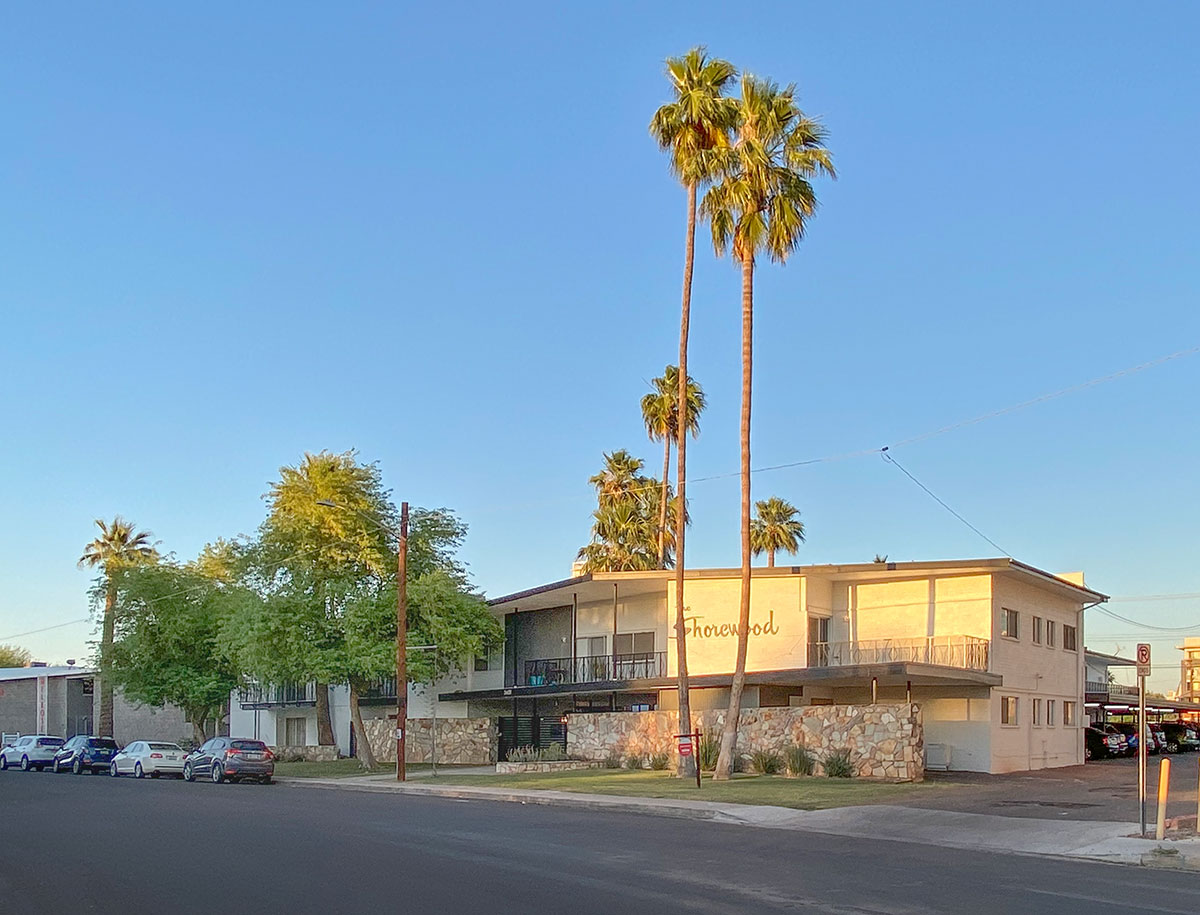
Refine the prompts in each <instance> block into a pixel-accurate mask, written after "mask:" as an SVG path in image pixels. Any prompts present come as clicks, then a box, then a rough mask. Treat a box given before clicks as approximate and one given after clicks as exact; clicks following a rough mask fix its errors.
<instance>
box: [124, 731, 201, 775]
mask: <svg viewBox="0 0 1200 915" xmlns="http://www.w3.org/2000/svg"><path fill="white" fill-rule="evenodd" d="M186 756H187V754H186V753H185V752H184V750H183V747H181V746H179V744H177V743H166V742H164V741H159V740H135V741H134V742H133V743H131V744H127V745H126V746H125V748H124V749H122V750H121V752H120V753H118V754H117V755H116V756H114V757H113V758H112V762H110V763H109V764H108V774H109V775H111V776H113V777H114V778H116V777H117V776H119V775H132V776H134V777H135V778H145V777H146V776H147V775H149V776H150V777H151V778H158V777H159V776H160V775H179V776H182V775H183V760H184V758H185V757H186Z"/></svg>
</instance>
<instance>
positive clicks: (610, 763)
mask: <svg viewBox="0 0 1200 915" xmlns="http://www.w3.org/2000/svg"><path fill="white" fill-rule="evenodd" d="M624 762H625V757H624V756H622V755H621V754H620V753H617V752H616V751H614V752H612V753H609V754H608V755H607V756H605V757H604V768H605V769H620V768H621V765H622V763H624Z"/></svg>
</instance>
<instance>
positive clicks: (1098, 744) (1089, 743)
mask: <svg viewBox="0 0 1200 915" xmlns="http://www.w3.org/2000/svg"><path fill="white" fill-rule="evenodd" d="M1124 741H1125V736H1124V735H1123V734H1107V733H1105V732H1104V731H1102V730H1100V729H1099V728H1097V727H1090V728H1084V729H1083V757H1084V759H1105V758H1107V757H1109V756H1119V755H1121V753H1123V752H1124V751H1123V749H1122V747H1123V746H1124V747H1127V746H1128V744H1127V743H1124Z"/></svg>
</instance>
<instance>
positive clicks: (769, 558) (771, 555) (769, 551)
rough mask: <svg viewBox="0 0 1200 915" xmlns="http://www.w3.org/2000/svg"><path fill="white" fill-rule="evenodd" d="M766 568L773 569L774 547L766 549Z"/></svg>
mask: <svg viewBox="0 0 1200 915" xmlns="http://www.w3.org/2000/svg"><path fill="white" fill-rule="evenodd" d="M767 568H768V569H773V568H775V547H773V546H770V547H767Z"/></svg>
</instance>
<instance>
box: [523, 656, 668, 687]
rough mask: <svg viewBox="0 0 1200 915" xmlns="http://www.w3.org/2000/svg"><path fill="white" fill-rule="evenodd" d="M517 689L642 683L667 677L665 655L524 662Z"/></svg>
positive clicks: (546, 659) (542, 659) (552, 659)
mask: <svg viewBox="0 0 1200 915" xmlns="http://www.w3.org/2000/svg"><path fill="white" fill-rule="evenodd" d="M522 673H523V675H524V676H523V679H522V680H521V682H520V683H519V684H518V686H563V685H569V684H574V683H608V682H612V681H614V680H644V679H649V678H654V677H665V676H666V675H667V653H666V652H665V651H642V652H634V653H633V654H601V655H591V656H589V657H584V658H537V659H535V660H532V661H526V662H525V669H524V671H522Z"/></svg>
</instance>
